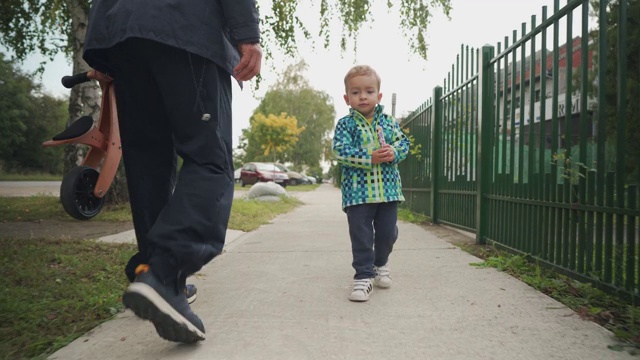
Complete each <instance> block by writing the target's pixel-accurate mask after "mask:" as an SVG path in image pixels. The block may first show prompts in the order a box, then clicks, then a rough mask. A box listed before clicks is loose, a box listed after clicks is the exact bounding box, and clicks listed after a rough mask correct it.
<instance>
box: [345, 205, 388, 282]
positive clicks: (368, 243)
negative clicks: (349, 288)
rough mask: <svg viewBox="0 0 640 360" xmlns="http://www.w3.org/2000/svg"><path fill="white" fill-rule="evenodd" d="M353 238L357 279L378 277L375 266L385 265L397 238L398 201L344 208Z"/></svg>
mask: <svg viewBox="0 0 640 360" xmlns="http://www.w3.org/2000/svg"><path fill="white" fill-rule="evenodd" d="M345 211H346V213H347V220H348V222H349V236H350V237H351V252H352V255H353V263H352V266H353V268H354V270H355V275H354V277H353V278H354V279H370V278H373V277H375V275H376V273H375V270H374V268H373V267H374V266H383V265H386V264H387V262H388V261H389V255H390V254H391V251H392V250H393V245H394V244H395V242H396V240H397V239H398V226H397V222H398V202H397V201H394V202H384V203H373V204H361V205H353V206H349V207H347V208H346V209H345Z"/></svg>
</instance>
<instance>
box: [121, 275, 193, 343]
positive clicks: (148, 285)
mask: <svg viewBox="0 0 640 360" xmlns="http://www.w3.org/2000/svg"><path fill="white" fill-rule="evenodd" d="M122 303H123V304H124V306H125V307H127V308H129V309H131V310H132V311H133V312H134V314H136V316H138V317H139V318H142V319H145V320H149V321H151V322H152V323H153V325H154V326H155V328H156V331H157V332H158V335H160V337H161V338H163V339H166V340H169V341H175V342H181V343H186V344H192V343H195V342H198V341H201V340H204V339H205V336H204V325H203V324H202V320H200V318H199V317H198V316H197V315H196V314H194V313H193V311H191V308H190V307H189V303H188V302H187V297H186V296H185V293H184V290H178V289H177V286H176V284H164V283H163V282H161V281H160V280H158V279H157V278H156V277H155V276H154V275H153V273H152V272H151V271H149V270H147V271H145V272H142V273H140V274H139V275H138V276H137V277H136V280H135V281H134V282H133V283H131V285H129V287H128V288H127V290H126V291H125V293H124V295H123V296H122Z"/></svg>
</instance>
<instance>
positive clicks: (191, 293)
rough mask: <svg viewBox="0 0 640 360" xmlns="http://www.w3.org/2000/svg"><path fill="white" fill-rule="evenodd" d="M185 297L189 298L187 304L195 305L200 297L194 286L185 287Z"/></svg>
mask: <svg viewBox="0 0 640 360" xmlns="http://www.w3.org/2000/svg"><path fill="white" fill-rule="evenodd" d="M184 295H185V296H186V297H187V302H188V303H189V304H193V302H194V301H196V298H197V297H198V288H197V287H196V286H195V285H193V284H187V285H186V286H185V287H184Z"/></svg>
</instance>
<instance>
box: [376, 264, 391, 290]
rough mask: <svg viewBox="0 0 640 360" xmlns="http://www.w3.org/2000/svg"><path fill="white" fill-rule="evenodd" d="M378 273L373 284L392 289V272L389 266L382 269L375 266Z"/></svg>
mask: <svg viewBox="0 0 640 360" xmlns="http://www.w3.org/2000/svg"><path fill="white" fill-rule="evenodd" d="M374 269H375V271H376V277H375V278H374V280H373V282H374V284H375V285H376V286H377V287H380V288H383V289H388V288H390V287H391V283H392V281H391V271H390V270H389V267H388V266H387V265H383V266H380V267H377V266H374Z"/></svg>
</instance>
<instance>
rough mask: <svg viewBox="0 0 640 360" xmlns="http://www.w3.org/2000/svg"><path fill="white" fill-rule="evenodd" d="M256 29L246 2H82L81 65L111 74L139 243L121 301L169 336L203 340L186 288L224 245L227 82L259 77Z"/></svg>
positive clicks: (229, 171)
mask: <svg viewBox="0 0 640 360" xmlns="http://www.w3.org/2000/svg"><path fill="white" fill-rule="evenodd" d="M258 22H259V20H258V12H257V10H256V4H255V0H207V1H201V0H198V1H179V0H137V1H131V0H94V1H93V2H92V6H91V10H90V15H89V27H88V30H87V36H86V42H85V45H84V49H85V51H84V59H85V60H86V61H87V63H88V64H89V65H90V66H91V67H93V68H94V69H96V70H98V71H100V72H103V73H106V74H108V75H110V76H111V77H113V79H114V86H115V93H116V98H117V105H118V117H119V125H120V132H121V140H122V151H123V160H124V167H125V172H126V175H127V184H128V187H129V196H130V204H131V212H132V215H133V223H134V227H135V232H136V238H137V242H138V253H137V254H135V255H134V256H133V257H132V258H131V260H130V261H129V263H128V264H127V266H126V268H125V273H126V274H127V276H128V278H129V280H130V281H132V283H131V285H130V286H129V287H128V288H127V290H126V291H125V294H124V295H123V303H124V305H125V306H126V307H128V308H130V309H131V310H133V312H134V313H135V314H136V315H137V316H139V317H141V318H143V319H148V320H150V321H151V322H152V323H153V324H154V326H155V328H156V330H157V332H158V334H159V335H160V336H161V337H162V338H164V339H167V340H170V341H176V342H183V343H193V342H196V341H199V340H204V338H205V336H204V334H205V329H204V325H203V323H202V321H201V320H200V318H199V317H198V316H197V315H196V314H194V313H193V312H192V311H191V308H190V306H189V304H188V302H187V299H186V297H185V293H184V289H185V287H186V279H187V277H188V276H189V275H191V274H193V273H195V272H196V271H198V270H200V268H202V266H204V265H205V264H207V263H208V262H209V261H211V260H212V259H213V258H214V257H215V256H216V255H218V254H220V253H221V252H222V248H223V246H224V241H225V234H226V230H227V223H228V220H229V214H230V211H231V202H232V200H233V162H232V157H231V153H232V139H231V130H232V127H231V123H232V121H231V120H232V117H231V81H232V80H231V75H232V76H233V77H235V79H236V80H237V81H238V82H239V83H240V85H242V81H246V80H250V79H252V78H253V77H254V76H255V75H256V74H258V73H259V72H260V66H261V61H262V50H261V48H260V45H259V41H260V31H259V27H258ZM176 154H177V155H179V156H180V157H181V158H182V160H183V164H182V167H181V169H180V172H179V174H177V157H176ZM176 175H177V176H176Z"/></svg>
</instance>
